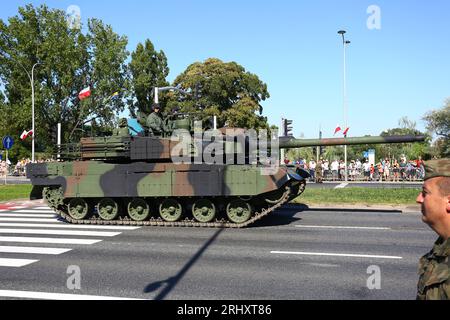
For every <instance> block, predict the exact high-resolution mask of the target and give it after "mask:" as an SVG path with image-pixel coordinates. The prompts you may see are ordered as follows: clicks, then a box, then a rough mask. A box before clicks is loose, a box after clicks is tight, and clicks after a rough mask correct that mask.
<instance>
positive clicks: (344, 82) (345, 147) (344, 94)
mask: <svg viewBox="0 0 450 320" xmlns="http://www.w3.org/2000/svg"><path fill="white" fill-rule="evenodd" d="M345 33H346V31H345V30H339V31H338V34H340V35H341V36H342V44H343V47H344V70H343V75H344V77H343V109H344V130H346V129H347V128H348V121H347V118H348V110H347V109H348V106H347V79H346V76H347V74H346V57H345V48H346V47H347V45H349V44H350V41H348V40H345ZM344 138H347V134H345V135H344ZM344 162H345V181H346V182H347V181H348V172H347V145H345V146H344Z"/></svg>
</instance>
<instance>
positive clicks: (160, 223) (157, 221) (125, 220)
mask: <svg viewBox="0 0 450 320" xmlns="http://www.w3.org/2000/svg"><path fill="white" fill-rule="evenodd" d="M304 190H305V184H304V183H302V184H301V185H300V188H299V191H298V193H297V196H298V195H300V194H301V193H302V192H303V191H304ZM291 199H292V194H291V188H290V187H288V186H286V188H285V192H284V193H283V196H282V198H281V200H280V201H279V202H278V203H276V204H274V205H273V206H271V207H269V208H263V209H262V210H261V211H260V212H256V213H255V214H253V215H252V217H251V218H250V219H249V220H247V221H245V222H243V223H232V222H229V221H226V220H224V219H221V220H216V221H214V222H198V221H197V220H195V219H189V218H185V219H184V220H181V221H176V222H168V221H165V220H163V219H162V218H159V217H158V218H155V217H151V218H150V220H145V221H134V220H132V219H130V218H129V217H121V218H120V219H118V220H110V221H107V220H102V219H100V218H98V217H91V218H89V219H81V220H76V219H73V218H72V217H71V216H70V215H69V214H68V213H66V212H64V211H63V210H61V208H55V206H52V205H51V204H49V206H50V207H51V208H52V209H53V210H55V212H56V214H57V215H58V216H59V217H61V218H62V219H64V220H65V221H67V222H69V223H72V224H90V225H123V226H156V227H195V228H197V227H201V228H244V227H247V226H249V225H251V224H253V223H255V222H256V221H258V220H260V219H262V218H263V217H265V216H267V215H268V214H269V213H271V212H273V211H275V210H276V209H278V208H279V207H281V206H282V205H283V204H285V203H287V202H289V200H291Z"/></svg>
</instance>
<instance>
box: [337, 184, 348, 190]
mask: <svg viewBox="0 0 450 320" xmlns="http://www.w3.org/2000/svg"><path fill="white" fill-rule="evenodd" d="M347 185H348V182H343V183H341V184H339V185H337V186H336V187H334V189H342V188H345V187H346V186H347Z"/></svg>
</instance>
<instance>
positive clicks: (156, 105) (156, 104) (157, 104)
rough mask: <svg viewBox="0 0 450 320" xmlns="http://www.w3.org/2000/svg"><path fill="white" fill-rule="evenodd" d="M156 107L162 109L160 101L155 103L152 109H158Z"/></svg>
mask: <svg viewBox="0 0 450 320" xmlns="http://www.w3.org/2000/svg"><path fill="white" fill-rule="evenodd" d="M156 109H161V106H160V105H159V103H154V104H153V105H152V110H153V111H154V110H156Z"/></svg>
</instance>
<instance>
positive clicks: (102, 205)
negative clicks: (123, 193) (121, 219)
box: [97, 198, 119, 220]
mask: <svg viewBox="0 0 450 320" xmlns="http://www.w3.org/2000/svg"><path fill="white" fill-rule="evenodd" d="M97 212H98V215H99V216H100V218H102V219H103V220H114V219H115V218H117V216H118V215H119V205H118V204H117V202H115V201H114V200H113V199H111V198H104V199H102V200H100V201H99V202H98V204H97Z"/></svg>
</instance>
